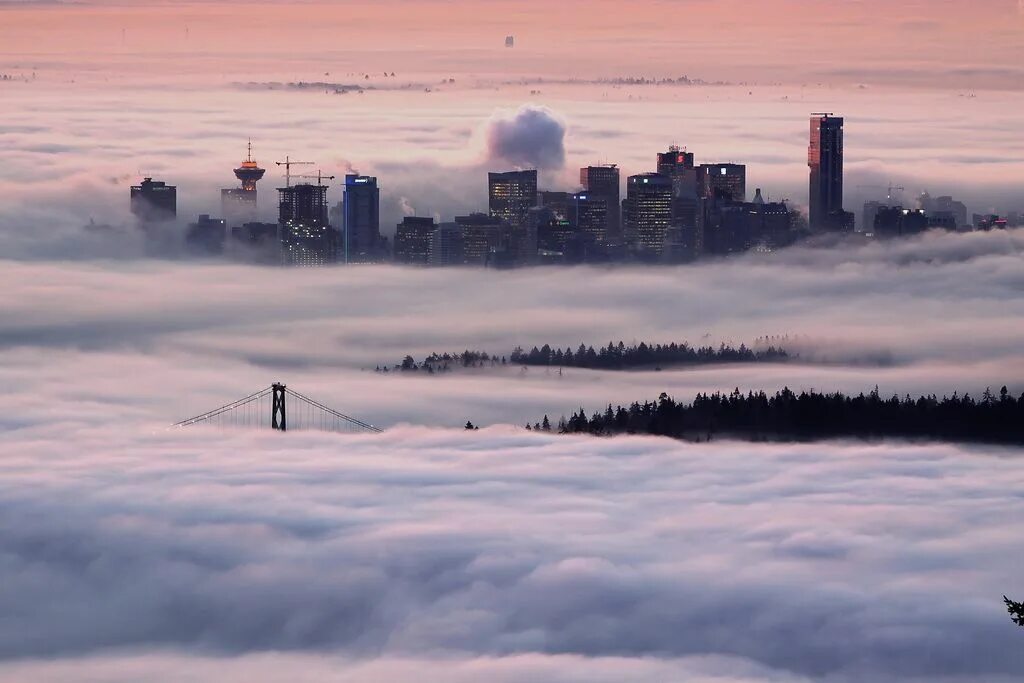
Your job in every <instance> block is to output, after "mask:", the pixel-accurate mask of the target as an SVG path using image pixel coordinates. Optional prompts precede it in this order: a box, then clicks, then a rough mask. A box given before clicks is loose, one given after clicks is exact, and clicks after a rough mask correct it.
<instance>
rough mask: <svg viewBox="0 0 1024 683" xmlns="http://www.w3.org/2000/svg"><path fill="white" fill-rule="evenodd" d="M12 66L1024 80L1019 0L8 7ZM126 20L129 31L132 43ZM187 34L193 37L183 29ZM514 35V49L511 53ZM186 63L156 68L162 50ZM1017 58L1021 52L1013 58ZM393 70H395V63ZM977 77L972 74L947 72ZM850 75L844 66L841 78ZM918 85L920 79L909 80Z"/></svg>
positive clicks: (5, 42) (2, 25)
mask: <svg viewBox="0 0 1024 683" xmlns="http://www.w3.org/2000/svg"><path fill="white" fill-rule="evenodd" d="M0 16H2V21H0V46H2V52H0V64H5V65H8V66H9V65H12V64H19V65H20V64H23V63H25V62H26V60H28V61H31V62H36V61H39V62H41V63H47V62H49V61H61V60H66V59H67V58H69V57H74V58H75V60H76V62H77V64H76V67H77V68H78V69H83V70H85V69H91V68H96V67H102V68H103V70H104V72H105V75H107V76H117V75H120V74H123V73H124V72H126V71H128V72H130V71H132V65H133V63H136V64H138V63H141V64H143V65H144V68H145V70H146V72H145V73H146V75H148V76H150V77H152V76H154V75H155V74H156V73H162V72H166V73H171V72H175V71H181V70H182V69H185V70H193V71H195V72H198V73H203V74H208V75H214V74H217V73H225V74H231V75H233V76H237V75H238V74H239V73H244V72H247V71H252V70H258V71H260V72H261V73H264V74H266V73H268V72H271V71H280V72H282V73H288V72H291V71H294V72H296V73H298V74H300V75H301V71H302V69H304V68H306V67H309V69H310V71H309V74H307V75H312V74H314V73H315V72H314V71H313V69H319V66H316V65H322V66H323V67H324V69H325V70H328V71H329V70H331V65H333V66H334V67H335V69H334V70H335V71H340V69H341V67H343V66H350V67H351V68H352V69H353V70H360V69H367V70H370V69H372V70H374V71H376V70H377V69H378V68H381V69H383V68H388V69H390V70H403V71H406V72H408V71H410V70H421V69H423V68H424V67H433V68H435V69H436V70H437V71H439V72H440V71H451V72H453V73H459V74H481V73H504V74H537V75H556V74H557V75H567V76H576V77H585V76H587V75H600V76H616V75H623V74H630V75H632V74H644V75H654V76H668V75H673V76H674V75H678V74H680V73H688V74H690V75H699V76H702V77H704V78H708V79H728V80H742V81H761V82H764V81H786V82H803V81H808V80H810V81H819V80H820V81H837V82H843V81H860V80H872V78H881V77H882V75H883V74H882V72H889V76H890V77H892V76H893V75H897V76H898V75H900V74H904V73H908V74H911V75H912V76H916V78H917V79H918V80H919V81H920V82H921V83H922V84H930V85H935V84H941V82H942V80H943V78H940V74H942V73H946V76H945V80H946V81H947V82H948V80H949V79H950V78H952V79H953V80H954V81H966V82H970V83H971V84H973V85H974V86H975V87H982V86H984V85H989V86H1000V87H1006V85H1007V83H1008V82H1013V83H1016V84H1017V85H1018V86H1019V85H1020V84H1021V83H1022V77H1021V75H1020V72H1019V71H1018V66H1019V63H1020V61H1021V59H1020V56H1021V52H1020V51H1021V49H1022V47H1024V38H1022V36H1024V16H1022V15H1021V13H1020V11H1019V8H1018V3H1017V2H1016V0H980V1H977V2H966V1H965V0H928V1H926V2H925V1H922V0H912V1H910V2H902V3H894V2H883V1H881V0H861V1H856V0H850V1H840V0H776V1H772V2H751V1H749V0H716V1H707V0H693V1H687V0H661V1H655V2H643V3H632V2H631V3H624V2H612V1H610V0H589V1H587V2H582V1H580V0H569V1H567V2H557V3H552V2H538V1H535V0H527V1H525V2H524V1H522V0H517V1H514V2H510V1H509V0H486V1H481V2H452V1H438V0H428V1H426V2H406V1H399V0H384V1H382V2H372V3H367V2H327V3H325V2H317V1H314V2H308V3H296V4H291V3H289V4H283V3H240V2H239V3H234V2H202V3H156V4H154V3H150V2H145V3H141V2H119V3H107V2H97V3H93V2H87V3H81V4H77V3H75V4H67V5H63V4H61V5H49V4H35V3H27V2H26V3H22V2H17V1H15V2H13V3H7V5H6V6H3V5H0ZM122 29H123V30H124V38H123V40H122ZM186 29H187V30H188V35H187V38H186ZM506 34H515V35H516V38H517V41H518V42H517V49H516V50H514V51H506V50H504V49H503V48H502V47H501V45H502V40H503V38H504V36H505V35H506ZM172 55H173V59H174V60H175V65H174V66H173V67H172V66H168V65H165V68H164V69H157V70H154V67H155V62H154V61H152V58H153V57H156V56H168V57H170V56H172ZM1015 55H1016V56H1015ZM388 65H390V66H388ZM961 69H962V70H968V71H967V72H965V73H967V75H960V76H956V75H952V74H949V72H951V71H957V70H961ZM838 72H842V73H838ZM911 80H914V79H913V78H911Z"/></svg>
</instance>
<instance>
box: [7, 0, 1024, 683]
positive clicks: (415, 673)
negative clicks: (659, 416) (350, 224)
mask: <svg viewBox="0 0 1024 683" xmlns="http://www.w3.org/2000/svg"><path fill="white" fill-rule="evenodd" d="M1022 32H1024V11H1021V8H1020V6H1019V4H1018V3H1017V2H1016V1H1015V0H1007V1H1005V2H1004V1H1002V0H976V1H975V2H965V1H961V0H929V1H928V2H923V1H916V0H911V1H908V2H902V3H889V2H881V1H878V0H862V1H856V0H845V1H840V0H778V1H772V2H767V1H762V2H750V1H742V0H718V1H715V2H710V1H708V2H705V1H702V0H662V1H657V2H645V3H628V4H627V3H621V2H609V1H606V0H596V1H594V2H581V1H577V0H567V1H566V2H561V3H540V2H535V1H533V0H525V1H520V2H507V1H505V0H482V1H480V2H465V1H462V2H459V1H455V0H449V1H445V2H441V1H434V0H428V1H427V2H399V1H398V0H382V1H381V2H376V3H362V2H360V3H355V2H352V3H349V2H334V3H325V2H316V1H313V2H305V3H289V4H287V5H285V4H283V3H276V2H252V3H250V2H247V3H240V2H239V3H234V2H219V1H214V2H192V3H180V2H145V3H143V2H134V1H130V0H122V1H120V2H105V1H100V2H73V1H72V0H65V1H63V2H59V1H55V2H43V1H38V0H0V76H3V75H6V76H9V77H10V78H8V79H2V80H0V292H2V294H0V383H2V385H3V386H4V388H5V389H4V400H3V403H4V408H3V410H0V615H4V617H7V618H3V617H0V681H25V680H32V681H53V682H64V681H80V680H88V681H96V682H108V681H109V682H121V681H136V680H154V681H160V680H167V681H182V680H186V681H205V680H253V681H262V680H266V681H272V680H280V679H281V678H284V677H287V678H289V679H293V680H296V681H307V680H308V681H322V680H334V681H344V682H345V683H361V682H363V681H366V682H369V681H379V680H390V681H399V682H402V681H410V682H411V681H437V682H441V681H456V682H459V681H476V680H493V681H499V682H501V683H519V682H525V681H536V680H545V681H555V682H558V683H562V682H564V683H571V682H580V681H609V682H610V681H616V682H618V681H630V682H635V683H641V682H642V683H648V682H650V683H653V682H659V683H664V682H665V681H697V682H700V683H754V682H773V683H810V682H811V681H814V682H818V681H824V682H826V683H853V682H857V681H865V680H870V681H878V682H880V683H897V682H899V683H906V682H911V683H917V682H923V681H943V682H947V683H954V682H955V683H966V682H967V681H972V682H974V681H986V682H994V683H1001V682H1003V681H1011V680H1019V677H1020V673H1019V672H1020V670H1021V665H1022V664H1024V660H1022V654H1021V653H1022V652H1024V650H1022V649H1021V648H1020V637H1021V635H1022V634H1021V633H1020V631H1019V629H1016V628H1015V627H1014V626H1013V625H1012V624H1010V623H1009V620H1008V619H1007V617H1006V614H1005V611H1004V609H1003V605H1002V596H1003V594H1009V595H1011V596H1016V597H1017V598H1018V599H1020V598H1021V596H1024V581H1022V579H1021V576H1022V571H1021V570H1022V560H1024V556H1022V551H1021V548H1022V547H1024V543H1022V540H1024V539H1022V533H1021V531H1020V524H1019V523H1018V520H1019V519H1020V515H1021V513H1022V509H1021V506H1022V501H1021V495H1020V490H1021V484H1022V482H1024V466H1022V461H1021V452H1020V449H1019V448H995V447H989V446H982V445H966V444H948V443H931V442H907V441H893V440H879V441H872V442H862V441H824V442H818V443H804V444H792V443H740V442H731V441H728V440H722V441H714V442H711V443H701V444H690V443H677V442H673V441H670V440H666V439H659V438H651V437H637V436H623V437H618V438H614V439H611V438H593V437H576V436H571V437H570V436H559V435H555V434H540V433H532V432H527V431H526V430H525V429H523V428H522V427H521V425H523V424H524V423H526V422H530V423H533V422H537V421H540V420H541V419H542V418H543V417H544V416H545V415H548V416H550V419H551V420H552V421H556V420H557V419H558V417H559V416H561V415H564V414H568V413H571V412H575V411H577V410H579V409H580V408H583V409H584V410H586V411H587V412H594V411H600V410H603V409H604V408H605V407H606V406H607V405H608V404H609V403H614V404H619V403H624V404H629V403H632V402H633V401H644V400H652V399H655V398H656V397H657V396H658V395H659V394H660V393H661V392H663V391H665V392H668V393H670V394H671V395H673V396H674V397H676V398H677V399H680V400H690V399H691V398H692V397H693V396H694V395H695V394H696V393H697V392H704V391H732V390H733V389H734V388H738V389H740V390H741V391H747V390H755V391H756V390H761V389H764V390H766V391H769V392H771V391H775V390H778V389H781V388H783V387H786V386H788V387H790V388H792V389H794V390H810V389H815V390H819V391H845V392H852V393H859V392H869V391H871V390H873V389H874V388H875V387H876V386H877V387H878V390H879V391H880V392H881V393H882V395H884V396H890V395H893V394H897V395H900V396H903V395H905V394H912V395H919V394H932V393H934V394H936V395H938V396H943V395H951V394H952V393H953V392H958V393H959V394H963V393H969V394H970V395H971V396H975V397H976V396H979V395H981V393H982V392H983V391H985V390H986V389H987V388H991V389H992V390H993V391H995V392H998V391H999V389H1000V387H1002V386H1004V385H1006V386H1007V388H1008V390H1009V391H1011V392H1012V393H1013V394H1014V395H1020V394H1022V393H1024V351H1022V350H1021V346H1020V339H1021V331H1022V330H1024V267H1022V265H1024V263H1022V258H1024V256H1022V253H1024V235H1022V231H1019V230H1016V231H1015V230H1011V231H1000V232H991V233H971V234H940V233H928V234H925V235H921V236H918V237H915V238H913V239H908V240H905V241H899V242H892V243H862V242H858V241H853V242H842V243H836V242H834V241H831V240H828V239H817V240H813V241H811V242H809V243H807V244H803V245H801V246H798V247H796V248H792V249H788V250H784V251H780V252H776V253H772V254H746V255H743V256H739V257H735V258H730V259H723V260H711V261H707V262H702V263H699V264H694V265H687V266H673V267H656V268H635V267H612V268H601V267H573V268H568V267H567V268H528V269H521V270H514V271H484V270H477V269H461V268H454V269H409V268H401V267H394V266H379V267H376V266H375V267H367V268H363V267H359V268H326V269H292V270H281V269H279V268H273V267H261V266H255V265H243V264H239V263H231V262H227V261H212V260H205V261H204V260H195V259H192V258H190V257H188V256H187V255H186V254H185V253H183V251H182V249H181V240H180V235H181V231H182V230H183V228H184V224H185V223H187V222H188V221H191V220H193V219H194V217H195V216H196V215H198V214H200V213H212V214H216V213H218V212H219V210H220V207H219V189H220V188H221V187H229V186H232V185H234V183H235V181H234V178H233V176H232V174H231V169H232V168H234V167H235V166H237V164H238V162H239V161H241V160H242V158H244V153H245V145H246V142H247V141H248V139H249V138H251V139H252V141H253V150H254V155H255V156H256V158H257V160H258V161H259V162H260V164H261V165H262V166H263V167H265V168H267V169H268V172H267V176H266V178H265V179H264V180H263V181H261V185H260V205H261V210H262V212H263V214H264V216H265V217H266V218H271V217H272V215H273V209H274V203H275V202H274V197H273V195H274V192H273V188H275V187H277V186H278V185H279V184H280V183H281V181H282V178H281V177H280V174H279V169H278V168H277V167H276V166H275V165H274V162H275V161H278V160H283V159H284V158H285V156H286V155H290V156H291V158H293V159H303V160H309V161H314V162H315V163H316V166H314V167H312V168H320V169H322V170H323V171H324V172H325V173H327V174H335V175H342V174H344V173H346V172H354V171H359V172H362V173H368V174H372V175H376V176H378V178H379V182H380V186H381V188H382V204H381V211H382V229H383V231H384V232H385V233H388V232H390V231H391V230H393V225H394V224H395V223H396V222H397V221H398V220H400V219H401V217H402V216H403V215H407V214H410V213H415V214H418V215H425V216H437V217H439V218H443V219H445V220H447V219H450V217H451V216H453V215H454V214H456V213H458V214H461V213H466V212H469V211H473V210H480V209H483V208H485V206H486V175H485V174H486V172H487V171H488V170H498V169H508V168H513V167H517V166H526V165H537V166H538V167H540V177H541V184H542V186H544V187H545V188H548V189H574V188H575V186H576V183H578V168H579V167H580V166H582V165H587V164H591V163H596V162H602V161H606V162H613V163H618V164H619V165H620V166H621V168H622V169H623V173H624V175H625V174H630V173H639V172H644V171H648V170H651V167H652V166H653V164H654V155H655V153H656V152H658V151H663V150H664V149H665V148H666V147H667V146H668V145H670V144H679V145H683V146H686V147H687V148H688V149H689V150H690V151H693V152H694V153H695V154H696V156H697V160H698V162H711V161H740V162H745V163H746V164H747V166H748V189H749V190H750V192H751V193H752V192H753V190H754V188H762V190H763V192H764V193H765V194H766V195H767V196H769V197H771V198H775V199H783V198H785V199H788V200H790V201H791V203H793V204H794V205H795V206H801V205H802V204H803V203H804V202H805V201H806V194H807V167H806V145H807V118H808V115H809V114H810V113H811V112H814V111H833V112H836V113H837V114H841V115H843V116H845V118H846V171H847V176H846V177H847V182H846V205H847V208H848V209H850V210H853V211H855V212H857V213H859V209H858V207H859V206H860V203H861V202H863V201H865V200H868V199H879V198H883V197H884V196H885V194H886V193H887V192H888V191H889V190H888V188H889V185H890V184H892V185H894V186H902V187H904V188H905V189H903V190H899V189H894V193H895V195H896V198H897V199H898V200H899V201H903V202H905V203H908V204H910V203H912V202H913V201H914V198H915V197H916V196H917V194H918V193H919V192H922V191H925V190H927V191H929V192H930V193H931V194H932V195H942V194H951V195H953V196H955V197H957V198H960V199H963V200H964V201H965V202H967V204H968V208H969V210H970V211H973V212H979V213H980V212H987V211H999V212H1007V211H1024V193H1022V183H1024V138H1022V137H1021V135H1020V131H1021V130H1024V94H1022V89H1024V68H1022V67H1021V64H1024V59H1022V58H1021V57H1022V56H1024V55H1022V48H1024V39H1022V35H1024V33H1022ZM506 35H514V36H515V47H514V48H511V49H507V48H505V47H504V40H505V36H506ZM385 72H387V73H388V74H389V75H387V76H385V75H384V73H385ZM391 72H394V73H395V74H396V75H395V76H394V77H392V76H390V73H391ZM684 75H685V76H688V77H689V79H691V82H690V83H689V84H683V83H679V82H676V83H671V84H662V85H652V84H625V83H623V82H622V81H621V80H619V79H626V78H637V77H643V78H646V79H665V78H672V79H677V78H679V77H680V76H684ZM442 81H443V83H442ZM300 82H301V83H306V84H309V83H315V84H316V85H312V86H308V87H296V86H295V85H294V84H297V83H300ZM289 84H291V85H289ZM352 86H360V87H361V88H362V89H363V91H362V93H361V94H360V92H359V91H358V90H355V89H353V88H352ZM336 89H337V90H339V91H341V90H347V91H348V92H347V94H341V93H340V92H339V93H335V90H336ZM144 175H155V176H157V177H159V178H161V179H164V180H167V181H168V182H171V183H173V184H176V185H177V186H178V188H179V194H178V201H179V217H180V220H179V222H178V223H177V224H174V225H169V226H167V227H166V229H165V231H164V232H163V233H160V234H150V235H148V236H147V235H143V234H142V233H141V232H140V231H138V230H137V229H136V228H135V226H134V225H132V223H131V221H130V219H129V213H128V187H129V185H131V184H133V183H134V182H136V181H137V180H138V179H139V178H140V177H142V176H144ZM329 196H330V198H331V200H332V201H338V200H340V191H339V190H338V188H337V187H336V186H335V187H332V189H331V193H330V195H329ZM766 338H767V339H769V340H771V343H776V344H780V345H782V346H784V347H785V348H786V349H787V350H789V351H790V352H791V353H793V354H794V355H795V356H796V357H795V359H794V360H792V361H790V362H787V363H765V364H756V365H742V366H701V367H699V368H678V367H677V368H673V367H667V368H662V369H660V370H654V369H644V370H638V371H630V372H609V371H589V370H582V369H565V370H564V371H562V372H558V371H557V370H555V369H545V368H529V369H525V368H521V367H516V366H512V367H496V368H476V369H470V370H465V371H458V372H453V373H450V374H445V375H443V376H423V375H410V374H403V373H390V374H387V375H383V374H379V373H376V372H374V368H375V367H377V366H378V365H392V364H396V363H399V362H401V360H402V358H403V357H404V356H405V355H406V354H412V355H413V356H415V357H416V358H422V357H423V356H424V355H426V354H428V353H430V352H435V351H436V352H446V351H447V352H459V351H462V350H464V349H474V350H483V351H487V352H490V353H493V354H498V355H507V354H509V353H510V352H511V351H512V350H513V349H514V348H515V347H516V346H523V347H525V348H527V349H528V348H530V347H531V346H533V345H538V346H539V345H542V344H545V343H548V344H551V345H555V346H560V347H563V348H564V347H567V346H569V347H572V348H576V347H578V346H579V344H581V343H585V344H589V345H594V346H599V345H606V344H607V343H608V342H610V341H614V342H618V341H619V340H622V341H624V342H625V343H627V344H629V343H633V342H640V341H649V342H671V341H675V342H682V341H688V342H690V343H691V344H697V345H700V344H713V345H717V344H719V343H723V342H724V343H731V344H734V345H739V344H741V343H746V344H748V345H749V344H757V343H763V341H762V342H758V340H764V339H766ZM275 381H282V382H286V383H287V384H288V385H289V386H290V387H292V388H294V389H297V390H298V391H300V392H301V393H303V394H305V395H308V396H311V397H312V398H315V399H318V400H320V401H322V402H324V403H326V404H327V405H329V406H331V407H333V408H336V409H338V410H340V411H342V412H344V413H346V414H351V415H354V416H356V417H358V418H360V419H363V420H366V421H368V422H371V423H373V424H376V425H378V426H381V427H383V428H385V431H384V433H383V434H381V435H352V434H349V435H345V434H332V433H322V432H312V431H293V432H289V433H288V434H286V435H282V434H277V433H273V432H272V431H271V430H269V429H265V430H262V431H259V430H242V429H217V428H209V427H201V426H200V427H194V428H187V429H168V426H169V425H171V424H173V423H175V422H177V421H179V420H183V419H186V418H188V417H190V416H193V415H197V414H199V413H202V412H204V411H206V410H210V409H212V408H215V407H217V406H219V405H222V404H224V403H226V402H228V401H231V400H233V399H236V398H240V397H242V396H245V395H248V394H251V393H253V392H255V391H258V390H259V389H261V388H262V387H265V386H267V385H269V384H270V383H271V382H275ZM467 420H472V421H473V422H474V423H475V424H477V425H480V426H481V427H482V428H481V429H480V430H478V431H467V430H464V429H462V425H463V424H465V422H466V421H467Z"/></svg>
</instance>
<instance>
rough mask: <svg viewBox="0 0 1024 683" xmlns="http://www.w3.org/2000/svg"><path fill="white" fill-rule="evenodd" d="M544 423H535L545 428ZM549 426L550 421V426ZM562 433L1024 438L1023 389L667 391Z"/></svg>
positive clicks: (573, 422)
mask: <svg viewBox="0 0 1024 683" xmlns="http://www.w3.org/2000/svg"><path fill="white" fill-rule="evenodd" d="M544 424H547V425H550V422H549V421H548V420H547V416H545V421H544V423H537V424H535V425H532V426H530V425H528V426H529V427H530V428H531V429H538V428H540V429H543V427H544ZM549 429H550V427H549ZM555 429H556V430H557V431H558V432H559V433H562V434H595V435H614V434H653V435H659V436H669V437H672V438H676V439H686V440H691V441H701V440H710V439H712V438H714V437H719V436H724V437H732V438H741V439H751V440H773V439H795V440H810V439H824V438H837V437H853V438H881V437H902V438H929V439H944V440H953V441H980V442H991V443H1012V444H1021V443H1024V395H1021V396H1020V397H1014V396H1012V395H1011V394H1010V393H1009V391H1008V390H1007V388H1006V387H1003V388H1002V389H1001V390H1000V391H999V393H998V395H996V394H993V393H992V392H991V391H990V390H988V389H986V390H985V392H984V393H983V394H982V396H981V397H980V398H979V399H974V398H973V397H971V396H970V395H969V394H964V395H963V396H959V395H958V394H956V393H954V394H953V395H952V396H943V397H942V398H937V397H936V396H935V395H934V394H932V395H930V396H921V397H918V398H916V399H915V398H911V397H910V396H909V395H907V396H905V397H903V398H900V397H899V396H896V395H894V396H892V397H890V398H883V397H882V396H881V395H880V394H879V392H878V388H877V387H876V388H875V390H874V391H872V392H870V393H869V394H867V395H865V394H863V393H861V394H858V395H857V396H847V395H845V394H842V393H838V392H836V393H819V392H816V391H813V390H812V391H802V392H800V393H799V394H797V393H795V392H793V391H792V390H790V389H789V388H785V389H782V390H781V391H779V392H776V393H775V394H774V395H768V394H766V393H765V392H764V391H760V392H756V393H755V392H748V393H746V394H743V393H741V392H740V391H739V389H736V390H734V391H733V392H732V393H720V392H716V393H713V394H708V393H702V394H698V395H697V396H696V398H694V400H693V402H691V403H684V402H679V401H676V400H675V399H673V398H672V397H670V396H669V395H668V394H665V393H663V394H661V396H659V397H658V399H657V400H656V401H645V402H644V403H638V402H635V403H633V404H632V405H630V406H627V407H623V406H618V407H617V408H613V407H612V406H611V405H610V404H609V405H608V406H607V408H606V409H605V410H604V411H602V412H595V413H594V414H593V415H590V416H589V417H588V416H587V414H586V412H585V411H584V410H583V409H582V408H580V410H579V412H577V413H575V414H573V415H571V416H569V417H568V418H566V417H562V418H561V420H559V422H558V425H557V427H556V428H555Z"/></svg>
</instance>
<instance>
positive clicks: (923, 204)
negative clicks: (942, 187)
mask: <svg viewBox="0 0 1024 683" xmlns="http://www.w3.org/2000/svg"><path fill="white" fill-rule="evenodd" d="M917 203H918V206H919V207H920V208H921V209H922V210H924V212H925V213H927V214H928V215H929V216H931V215H935V214H943V215H944V216H945V215H948V216H951V217H952V220H953V223H954V224H955V225H956V227H957V229H959V228H961V227H963V226H965V225H967V205H966V204H964V203H963V202H958V201H956V200H955V199H953V198H952V197H950V196H948V195H945V196H942V197H932V196H931V195H929V194H928V193H927V192H924V193H922V194H921V196H920V197H918V198H917ZM946 220H948V219H946V218H944V222H945V221H946Z"/></svg>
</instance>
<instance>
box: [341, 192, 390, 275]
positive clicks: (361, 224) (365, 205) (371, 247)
mask: <svg viewBox="0 0 1024 683" xmlns="http://www.w3.org/2000/svg"><path fill="white" fill-rule="evenodd" d="M343 210H344V217H345V218H344V225H343V226H342V231H343V236H342V260H343V261H344V262H345V263H372V262H374V261H380V260H382V258H383V254H382V253H381V239H380V189H379V188H378V187H377V179H376V178H374V177H371V176H364V175H355V174H349V175H346V176H345V199H344V203H343Z"/></svg>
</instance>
